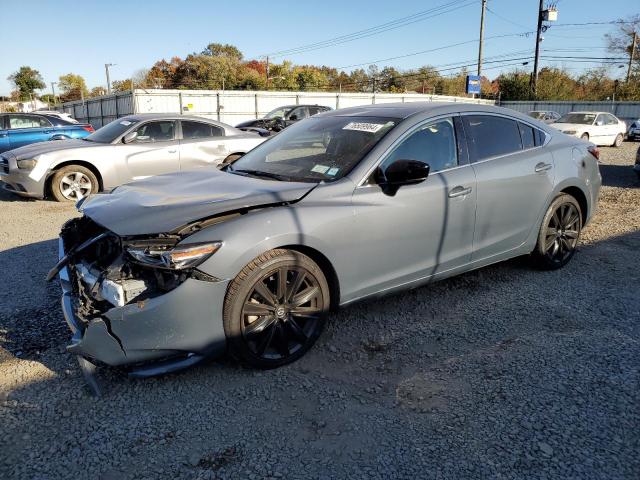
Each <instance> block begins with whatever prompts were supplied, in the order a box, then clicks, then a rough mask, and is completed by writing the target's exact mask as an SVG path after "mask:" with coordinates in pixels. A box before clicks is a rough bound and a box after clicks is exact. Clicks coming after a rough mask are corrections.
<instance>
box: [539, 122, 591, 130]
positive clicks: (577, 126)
mask: <svg viewBox="0 0 640 480" xmlns="http://www.w3.org/2000/svg"><path fill="white" fill-rule="evenodd" d="M549 126H551V127H553V128H556V129H558V130H561V131H564V130H576V131H578V130H584V129H586V128H589V127H590V126H591V125H585V124H583V123H557V122H556V123H550V124H549Z"/></svg>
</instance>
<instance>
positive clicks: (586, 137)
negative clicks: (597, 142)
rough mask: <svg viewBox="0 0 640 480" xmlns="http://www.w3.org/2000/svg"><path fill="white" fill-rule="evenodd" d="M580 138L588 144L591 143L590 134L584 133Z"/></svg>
mask: <svg viewBox="0 0 640 480" xmlns="http://www.w3.org/2000/svg"><path fill="white" fill-rule="evenodd" d="M580 138H581V139H582V140H586V141H587V142H588V141H589V134H588V133H583V134H582V135H581V136H580Z"/></svg>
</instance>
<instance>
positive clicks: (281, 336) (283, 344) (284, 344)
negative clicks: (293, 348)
mask: <svg viewBox="0 0 640 480" xmlns="http://www.w3.org/2000/svg"><path fill="white" fill-rule="evenodd" d="M275 330H277V331H276V348H277V349H278V352H280V355H282V356H283V357H288V356H289V353H290V352H289V339H288V338H287V334H286V333H285V331H284V327H283V326H282V323H277V324H276V326H275Z"/></svg>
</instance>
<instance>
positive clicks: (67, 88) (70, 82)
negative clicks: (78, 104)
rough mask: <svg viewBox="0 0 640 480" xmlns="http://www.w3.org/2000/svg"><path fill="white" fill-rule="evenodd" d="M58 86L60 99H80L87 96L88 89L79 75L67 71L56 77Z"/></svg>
mask: <svg viewBox="0 0 640 480" xmlns="http://www.w3.org/2000/svg"><path fill="white" fill-rule="evenodd" d="M58 88H59V89H60V100H62V101H63V102H70V101H73V100H80V99H81V98H82V97H83V96H84V97H88V96H89V89H88V88H87V84H86V83H85V81H84V78H83V77H82V76H81V75H76V74H75V73H67V74H66V75H61V76H60V78H58Z"/></svg>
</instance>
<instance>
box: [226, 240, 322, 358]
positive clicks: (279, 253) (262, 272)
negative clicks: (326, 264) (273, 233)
mask: <svg viewBox="0 0 640 480" xmlns="http://www.w3.org/2000/svg"><path fill="white" fill-rule="evenodd" d="M330 305H331V302H330V291H329V285H328V283H327V280H326V278H325V276H324V273H323V272H322V269H320V267H319V266H318V265H317V264H316V263H315V262H314V261H313V260H311V259H310V258H309V257H307V256H306V255H303V254H301V253H299V252H296V251H292V250H284V249H276V250H271V251H269V252H266V253H264V254H262V255H260V256H259V257H257V258H256V259H254V260H253V261H251V262H250V263H249V264H247V265H246V266H245V267H244V268H243V269H242V271H241V272H240V273H239V274H238V276H237V277H236V278H235V279H234V280H233V281H232V282H231V285H230V286H229V289H228V291H227V296H226V297H225V302H224V330H225V334H226V336H227V340H228V342H229V347H230V351H231V353H232V355H234V356H235V357H237V358H238V359H239V360H240V361H242V362H244V363H246V364H248V365H251V366H253V367H257V368H276V367H279V366H282V365H286V364H288V363H291V362H293V361H295V360H297V359H298V358H300V357H301V356H303V355H304V354H305V353H306V352H307V351H308V350H309V349H310V348H311V347H312V346H313V344H314V343H315V342H316V340H317V339H318V337H319V336H320V333H321V332H322V330H323V328H324V322H325V314H326V312H327V311H328V310H329V307H330Z"/></svg>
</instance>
